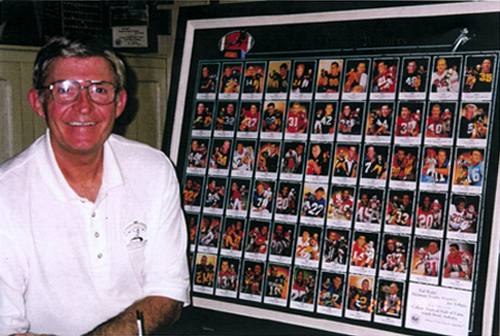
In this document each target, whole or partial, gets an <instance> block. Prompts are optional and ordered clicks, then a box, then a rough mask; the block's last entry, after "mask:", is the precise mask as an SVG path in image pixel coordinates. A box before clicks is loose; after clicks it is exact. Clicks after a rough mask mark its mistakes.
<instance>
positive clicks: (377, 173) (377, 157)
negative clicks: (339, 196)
mask: <svg viewBox="0 0 500 336" xmlns="http://www.w3.org/2000/svg"><path fill="white" fill-rule="evenodd" d="M388 153H389V147H387V146H373V145H370V144H368V145H365V154H364V159H363V167H362V169H363V170H362V173H361V177H362V180H361V181H362V183H363V184H371V185H374V184H375V185H385V179H386V177H387V158H388Z"/></svg>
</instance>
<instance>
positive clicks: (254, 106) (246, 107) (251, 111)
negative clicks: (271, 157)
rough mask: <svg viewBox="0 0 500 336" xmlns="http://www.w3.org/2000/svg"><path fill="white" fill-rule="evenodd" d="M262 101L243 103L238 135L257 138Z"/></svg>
mask: <svg viewBox="0 0 500 336" xmlns="http://www.w3.org/2000/svg"><path fill="white" fill-rule="evenodd" d="M260 117H261V110H260V103H242V107H241V114H240V123H239V126H238V136H245V137H249V138H256V137H257V134H258V132H259V125H260Z"/></svg>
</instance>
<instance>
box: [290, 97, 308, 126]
mask: <svg viewBox="0 0 500 336" xmlns="http://www.w3.org/2000/svg"><path fill="white" fill-rule="evenodd" d="M307 124H308V120H307V111H306V110H305V109H304V108H303V107H302V106H301V105H300V103H293V105H292V108H291V109H290V112H289V113H288V124H287V125H288V126H287V128H286V132H287V133H304V132H305V131H306V128H307Z"/></svg>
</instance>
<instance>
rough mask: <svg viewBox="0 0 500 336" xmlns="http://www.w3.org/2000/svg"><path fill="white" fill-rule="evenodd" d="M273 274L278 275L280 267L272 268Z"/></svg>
mask: <svg viewBox="0 0 500 336" xmlns="http://www.w3.org/2000/svg"><path fill="white" fill-rule="evenodd" d="M271 275H272V276H274V277H275V276H277V275H278V269H277V268H276V267H272V268H271Z"/></svg>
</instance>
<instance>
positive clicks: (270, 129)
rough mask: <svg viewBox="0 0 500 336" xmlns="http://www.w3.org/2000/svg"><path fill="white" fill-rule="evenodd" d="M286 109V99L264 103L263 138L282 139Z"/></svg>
mask: <svg viewBox="0 0 500 336" xmlns="http://www.w3.org/2000/svg"><path fill="white" fill-rule="evenodd" d="M284 111H285V102H284V101H268V102H266V103H265V104H264V115H263V117H262V128H261V134H260V136H261V138H264V139H281V132H282V124H283V116H284Z"/></svg>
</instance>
